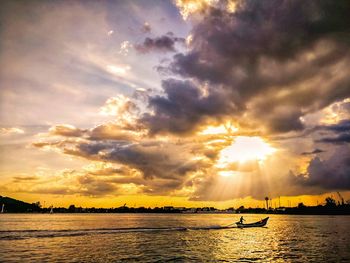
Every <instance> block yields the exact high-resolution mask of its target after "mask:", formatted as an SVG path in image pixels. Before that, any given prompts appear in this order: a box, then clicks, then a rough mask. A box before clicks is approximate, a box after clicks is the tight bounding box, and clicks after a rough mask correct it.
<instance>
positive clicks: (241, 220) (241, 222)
mask: <svg viewBox="0 0 350 263" xmlns="http://www.w3.org/2000/svg"><path fill="white" fill-rule="evenodd" d="M243 221H245V220H244V218H243V216H241V218H240V219H239V223H240V224H243Z"/></svg>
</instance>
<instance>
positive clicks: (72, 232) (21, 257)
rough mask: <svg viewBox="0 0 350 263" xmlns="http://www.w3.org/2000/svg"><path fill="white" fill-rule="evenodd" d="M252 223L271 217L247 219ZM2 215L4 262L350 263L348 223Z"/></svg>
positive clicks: (334, 219)
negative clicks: (238, 224) (242, 225)
mask: <svg viewBox="0 0 350 263" xmlns="http://www.w3.org/2000/svg"><path fill="white" fill-rule="evenodd" d="M244 216H245V218H246V220H247V221H248V222H250V221H251V222H253V221H258V220H260V219H261V218H263V217H264V215H244ZM239 217H240V215H235V214H52V215H48V214H1V215H0V255H1V256H0V258H1V262H135V261H139V262H166V261H170V262H173V261H175V262H271V261H274V262H350V235H349V232H350V217H349V216H292V215H270V220H269V222H268V224H267V227H266V228H250V229H238V228H230V229H219V227H220V226H226V225H228V224H230V223H232V222H234V221H237V220H238V219H239Z"/></svg>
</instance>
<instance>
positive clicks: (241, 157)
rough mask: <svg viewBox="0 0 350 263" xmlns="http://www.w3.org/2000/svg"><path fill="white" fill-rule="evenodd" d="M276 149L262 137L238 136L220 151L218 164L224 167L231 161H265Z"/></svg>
mask: <svg viewBox="0 0 350 263" xmlns="http://www.w3.org/2000/svg"><path fill="white" fill-rule="evenodd" d="M275 151H276V149H275V148H273V147H272V146H270V145H269V144H268V143H267V142H265V141H264V140H263V139H262V138H261V137H257V136H255V137H247V136H238V137H237V138H236V139H235V141H234V142H233V143H232V144H231V145H230V146H228V147H226V148H224V149H223V150H222V151H221V152H220V157H219V160H218V164H217V166H218V167H219V168H224V167H226V166H228V165H229V164H230V163H236V162H238V163H244V162H247V161H254V160H256V161H259V162H261V161H264V160H265V159H266V158H267V157H268V156H269V155H272V154H273V153H274V152H275Z"/></svg>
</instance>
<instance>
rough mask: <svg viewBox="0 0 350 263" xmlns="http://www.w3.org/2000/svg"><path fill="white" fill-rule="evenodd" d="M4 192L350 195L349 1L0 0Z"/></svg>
mask: <svg viewBox="0 0 350 263" xmlns="http://www.w3.org/2000/svg"><path fill="white" fill-rule="evenodd" d="M1 5H2V8H1V10H0V24H1V30H0V65H1V67H0V179H1V180H0V195H3V196H10V197H13V198H17V199H21V200H24V201H27V202H35V201H40V202H41V203H42V204H43V205H44V206H50V205H54V206H68V205H70V204H75V205H76V206H84V207H86V206H89V207H91V206H95V207H118V206H121V205H123V204H124V203H126V204H127V205H128V206H130V207H132V206H147V207H148V206H150V207H155V206H164V205H173V206H187V207H199V206H215V207H218V208H227V207H236V208H237V207H238V206H240V205H245V206H252V207H256V206H259V207H263V206H264V198H265V197H266V196H268V197H269V198H271V199H272V205H274V204H275V205H277V206H278V205H279V202H281V205H282V206H287V205H289V204H291V205H297V204H298V203H299V202H303V203H304V204H307V205H316V204H322V203H323V202H324V199H325V197H327V196H332V197H333V198H335V199H336V200H337V201H339V200H340V198H339V196H338V195H337V192H340V193H341V195H343V197H344V198H345V199H346V200H348V199H350V147H349V142H350V74H349V68H350V48H349V45H350V27H349V24H350V16H349V15H348V14H349V13H350V2H349V1H347V0H339V1H331V0H319V1H313V0H310V1H302V0H293V1H287V0H286V1H282V0H274V1H272V0H268V1H250V0H245V1H243V0H242V1H241V0H223V1H219V0H197V1H195V0H174V1H170V0H169V1H162V0H149V1H76V0H74V1H35V0H32V1H16V0H14V1H12V0H11V1H3V2H2V4H1Z"/></svg>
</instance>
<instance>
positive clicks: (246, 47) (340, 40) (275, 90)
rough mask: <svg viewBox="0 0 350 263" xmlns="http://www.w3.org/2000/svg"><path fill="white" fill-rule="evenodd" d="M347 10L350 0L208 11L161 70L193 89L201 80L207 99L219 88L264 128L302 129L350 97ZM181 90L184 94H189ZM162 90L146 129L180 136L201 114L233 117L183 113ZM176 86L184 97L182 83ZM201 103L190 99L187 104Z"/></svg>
mask: <svg viewBox="0 0 350 263" xmlns="http://www.w3.org/2000/svg"><path fill="white" fill-rule="evenodd" d="M349 12H350V2H349V1H344V0H342V1H337V2H334V1H307V2H305V1H301V0H297V1H245V2H242V4H241V5H240V6H239V8H238V10H236V12H234V13H229V12H228V11H226V10H223V9H220V8H213V7H212V8H209V9H208V10H206V11H204V13H203V18H202V20H200V21H199V22H196V24H195V26H194V28H193V30H192V32H191V33H192V39H193V40H192V42H191V44H190V50H189V51H188V52H187V53H178V54H176V55H175V56H174V57H173V61H172V62H171V63H170V64H169V67H168V68H164V67H163V66H162V67H160V69H161V70H162V71H163V72H172V73H173V74H177V75H179V76H181V77H185V78H191V79H193V80H195V82H194V83H196V84H195V85H202V84H203V83H207V84H208V90H207V97H208V98H211V97H212V96H215V94H216V93H217V91H218V90H220V93H223V94H222V95H223V96H222V98H224V99H223V100H220V103H221V105H225V106H226V105H231V104H234V105H236V107H238V108H240V109H245V110H244V111H242V112H241V113H247V114H248V116H249V117H250V119H252V120H255V121H256V122H257V123H260V125H262V126H265V127H266V128H267V129H268V130H270V131H273V132H288V131H293V130H302V129H303V128H304V125H303V123H302V122H301V120H300V117H302V116H303V115H305V114H307V113H310V112H314V111H317V110H320V109H322V108H324V107H326V106H328V105H329V104H331V103H332V102H335V101H337V100H340V99H344V98H347V97H349V96H350V89H349V85H350V76H349V74H348V73H347V72H346V68H348V67H349V66H350V53H349V43H350V41H349V39H350V38H349V34H350V27H349V24H350V16H349V15H348V13H349ZM152 44H153V42H152ZM172 50H173V49H172ZM321 83H322V84H321ZM187 86H188V87H187V88H188V89H189V91H188V93H191V92H193V91H194V90H195V87H194V85H187ZM163 88H164V91H165V94H166V96H168V98H165V99H164V98H160V97H151V98H150V106H151V107H152V108H154V109H155V113H154V114H151V115H148V116H145V117H144V120H145V119H146V120H147V121H148V124H149V125H150V127H151V130H152V131H163V130H166V127H167V128H168V131H169V132H173V133H177V132H180V133H183V132H184V131H185V130H186V129H189V130H191V129H194V127H195V126H196V125H197V124H198V123H199V122H200V120H201V119H202V116H206V115H210V116H211V117H216V116H220V115H228V116H232V115H234V116H235V115H236V114H237V112H236V111H232V110H231V109H227V108H226V107H219V108H218V109H217V110H215V112H214V111H211V113H210V114H206V112H205V110H201V111H197V108H196V107H186V106H185V107H184V108H183V105H182V104H180V103H178V102H177V101H175V102H174V103H173V102H172V101H171V99H170V98H169V95H168V92H169V91H168V85H163ZM179 89H180V90H181V91H179V92H178V93H180V92H182V93H183V94H187V91H185V90H184V88H183V86H182V87H180V88H179ZM318 93H319V94H322V96H317V94H318ZM176 99H177V98H175V100H176ZM202 101H203V98H202V97H201V96H197V95H196V94H193V95H192V96H191V97H190V100H189V101H188V102H186V104H193V105H197V104H198V103H201V102H202ZM163 110H165V113H163ZM191 110H194V112H192V111H191ZM209 111H210V110H209ZM169 117H171V118H172V119H173V122H174V123H176V128H174V126H175V124H173V125H164V127H162V128H159V126H162V123H163V122H165V123H167V122H168V123H170V121H169V120H168V118H169ZM177 120H181V121H180V122H177ZM179 125H184V126H183V127H180V126H179Z"/></svg>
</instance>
